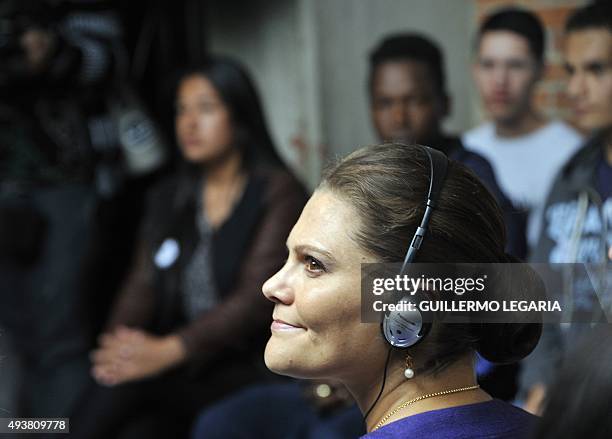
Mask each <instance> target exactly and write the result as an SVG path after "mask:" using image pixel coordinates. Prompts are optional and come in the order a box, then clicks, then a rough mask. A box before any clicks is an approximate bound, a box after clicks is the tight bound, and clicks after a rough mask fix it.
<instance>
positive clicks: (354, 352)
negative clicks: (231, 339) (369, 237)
mask: <svg viewBox="0 0 612 439" xmlns="http://www.w3.org/2000/svg"><path fill="white" fill-rule="evenodd" d="M359 225H360V220H359V214H358V212H357V211H356V210H355V208H354V207H353V206H352V205H350V204H349V203H348V202H347V201H345V200H344V199H343V198H342V197H341V196H339V195H337V194H336V193H334V192H332V191H330V190H327V189H319V190H317V191H316V192H315V193H314V194H313V196H312V197H311V198H310V200H309V201H308V203H307V204H306V207H305V208H304V210H303V212H302V214H301V216H300V218H299V220H298V222H297V223H296V224H295V226H294V227H293V230H292V231H291V234H290V235H289V238H288V239H287V247H288V249H289V258H288V259H287V262H286V263H285V265H284V266H283V268H282V269H281V270H280V271H279V272H278V273H276V274H275V275H274V276H272V277H271V278H270V279H268V280H267V281H266V283H265V284H264V286H263V293H264V295H265V296H266V297H267V298H268V299H269V300H271V301H273V302H274V303H275V304H276V306H275V307H274V312H273V316H272V317H273V322H272V326H271V331H272V335H271V337H270V340H269V341H268V344H267V346H266V351H265V361H266V365H267V366H268V368H269V369H270V370H272V371H274V372H276V373H279V374H282V375H290V376H294V377H300V378H338V379H342V378H343V377H347V376H351V375H354V374H355V373H358V372H357V370H359V369H361V368H363V367H367V366H368V364H367V363H368V362H367V361H364V359H367V358H373V357H371V355H375V356H379V357H380V356H384V355H385V352H386V351H385V347H384V344H383V343H382V341H380V342H378V341H379V340H382V339H381V335H380V329H379V327H378V325H375V324H363V323H361V295H360V291H361V264H362V263H368V262H377V260H376V259H375V258H374V257H373V256H371V255H369V254H367V253H366V252H365V251H364V250H363V249H361V247H359V246H358V244H357V242H356V241H355V239H354V238H353V237H354V236H356V233H357V231H358V228H359ZM375 341H376V342H375ZM364 363H366V364H364Z"/></svg>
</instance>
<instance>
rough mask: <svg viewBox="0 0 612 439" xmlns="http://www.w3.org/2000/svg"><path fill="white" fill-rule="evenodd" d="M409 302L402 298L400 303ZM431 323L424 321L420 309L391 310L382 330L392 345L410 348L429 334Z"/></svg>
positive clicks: (383, 322) (385, 317)
mask: <svg viewBox="0 0 612 439" xmlns="http://www.w3.org/2000/svg"><path fill="white" fill-rule="evenodd" d="M403 302H408V301H407V300H406V299H402V301H401V302H400V303H403ZM430 327H431V324H430V323H425V322H424V321H423V316H422V315H421V312H420V311H419V310H418V309H415V310H405V311H389V312H388V313H386V314H385V316H384V317H383V321H382V326H381V329H382V332H383V335H384V337H385V340H387V343H389V344H390V345H391V346H393V347H396V348H409V347H411V346H414V345H415V344H417V343H418V342H419V341H421V339H422V338H423V337H424V336H425V335H427V333H428V332H429V328H430Z"/></svg>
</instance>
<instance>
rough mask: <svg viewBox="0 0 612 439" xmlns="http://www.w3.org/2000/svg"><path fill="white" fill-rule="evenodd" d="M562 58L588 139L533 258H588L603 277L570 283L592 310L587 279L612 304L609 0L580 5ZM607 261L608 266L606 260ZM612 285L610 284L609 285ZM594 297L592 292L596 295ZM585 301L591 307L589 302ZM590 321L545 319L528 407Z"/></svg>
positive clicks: (550, 207) (549, 209)
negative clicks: (552, 322) (569, 322)
mask: <svg viewBox="0 0 612 439" xmlns="http://www.w3.org/2000/svg"><path fill="white" fill-rule="evenodd" d="M565 31H566V35H565V47H564V56H565V64H566V70H567V72H568V80H569V82H568V87H567V90H568V95H569V97H570V100H571V103H572V106H573V107H574V110H575V115H576V122H577V123H578V125H579V126H580V127H581V128H582V129H583V130H584V131H586V132H588V133H590V135H591V137H590V139H589V140H588V141H587V142H586V143H585V145H584V146H583V147H582V148H581V149H580V150H579V151H578V152H577V153H576V154H575V155H574V156H573V157H572V158H571V159H570V160H569V161H568V162H567V163H566V164H565V166H564V167H563V168H562V169H561V172H560V173H559V174H558V175H557V178H556V180H555V183H554V184H553V187H552V190H551V192H550V194H549V196H548V200H547V202H546V206H545V208H544V218H543V227H542V231H541V234H540V239H539V242H538V245H537V246H536V248H535V249H534V254H533V256H532V258H531V259H532V260H533V261H534V262H549V263H589V264H597V265H598V266H601V267H602V268H603V270H601V271H600V273H603V275H602V276H596V277H593V278H592V279H590V282H588V283H580V282H579V280H578V279H577V280H576V282H574V283H572V284H571V285H569V289H570V290H571V291H572V295H573V298H574V299H573V302H574V303H573V304H572V305H573V306H574V309H576V310H577V311H587V312H590V311H592V309H591V308H589V306H590V305H589V303H590V301H589V294H590V292H589V291H587V289H585V287H584V285H592V286H593V288H594V289H595V290H596V291H598V290H599V291H600V292H601V293H602V294H600V297H598V301H599V304H600V305H601V306H602V307H603V311H604V312H605V313H606V314H607V315H608V316H609V315H610V314H609V312H610V310H611V309H612V306H611V305H612V300H611V297H610V293H609V292H610V291H611V290H610V285H611V284H612V270H610V268H609V261H608V253H609V251H610V250H609V249H610V247H612V8H611V7H610V5H606V4H605V3H604V2H601V3H596V4H594V5H591V6H587V7H584V8H581V9H579V10H578V11H576V12H575V13H574V15H573V16H571V17H570V19H569V20H568V22H567V24H566V29H565ZM606 264H607V265H606ZM606 284H607V288H606ZM591 297H592V296H591ZM585 307H586V308H585ZM588 329H589V328H587V327H585V325H581V324H575V323H573V324H572V325H571V327H568V326H566V327H565V328H564V329H563V330H561V329H560V328H559V327H558V326H555V325H545V327H544V332H543V335H542V340H541V342H540V345H539V346H538V348H536V350H535V351H534V352H533V354H532V355H531V356H530V357H529V358H528V359H527V366H528V367H526V368H525V370H524V373H523V374H522V377H521V391H522V393H525V394H526V395H527V404H526V408H527V409H528V410H530V411H533V412H537V411H539V405H540V403H541V401H542V399H543V397H544V394H545V391H546V387H547V386H548V385H549V383H550V382H551V379H552V378H554V372H555V371H556V370H557V369H558V364H557V363H558V362H559V361H561V360H562V359H563V356H564V352H565V351H566V350H567V349H568V348H570V347H571V346H573V345H575V344H576V342H577V337H578V336H581V335H582V334H581V333H584V332H588Z"/></svg>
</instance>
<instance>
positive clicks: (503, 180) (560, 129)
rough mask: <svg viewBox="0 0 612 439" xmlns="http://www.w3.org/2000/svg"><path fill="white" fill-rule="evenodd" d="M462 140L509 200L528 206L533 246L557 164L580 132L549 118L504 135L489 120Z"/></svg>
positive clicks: (573, 149)
mask: <svg viewBox="0 0 612 439" xmlns="http://www.w3.org/2000/svg"><path fill="white" fill-rule="evenodd" d="M462 141H463V144H464V146H465V148H466V149H468V150H470V151H473V152H476V153H478V154H480V155H482V156H483V157H485V158H486V159H487V160H488V161H489V163H491V166H492V167H493V171H494V172H495V177H496V179H497V183H498V184H499V186H500V188H501V189H502V191H503V192H504V193H505V194H506V196H507V197H508V198H509V199H510V201H512V203H513V204H514V205H515V206H516V207H519V208H525V209H528V210H529V218H528V222H527V243H528V244H529V247H530V248H531V247H533V246H534V245H535V244H536V242H537V239H538V233H539V232H540V224H541V216H542V210H543V209H544V203H545V202H546V197H547V195H548V192H549V190H550V189H551V186H552V183H553V181H554V178H555V176H556V175H557V173H558V172H559V170H560V168H561V167H562V166H563V165H564V164H565V162H567V160H569V158H570V157H571V156H572V155H573V154H574V152H576V150H577V149H578V148H580V146H581V145H582V141H583V139H582V137H581V135H580V134H579V133H578V132H577V131H576V130H574V129H573V128H571V127H570V126H569V125H567V124H565V123H563V122H561V121H551V122H549V123H548V124H546V125H544V126H543V127H542V128H540V129H538V130H536V131H534V132H532V133H529V134H527V135H525V136H521V137H512V138H504V137H499V136H498V135H497V134H496V133H495V126H494V125H493V123H491V122H489V123H485V124H482V125H480V126H478V127H476V128H473V129H471V130H470V131H468V132H466V133H465V134H463V137H462Z"/></svg>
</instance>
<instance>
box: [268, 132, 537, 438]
mask: <svg viewBox="0 0 612 439" xmlns="http://www.w3.org/2000/svg"><path fill="white" fill-rule="evenodd" d="M425 151H426V150H425V149H424V147H421V146H405V145H393V144H388V145H381V146H375V147H367V148H363V149H360V150H358V151H356V152H354V153H352V154H351V155H349V156H348V157H347V158H345V159H344V160H342V161H340V162H339V163H338V164H337V165H336V166H334V167H332V168H331V169H330V170H329V171H328V172H327V174H326V176H325V177H324V179H323V181H322V183H321V185H320V186H319V188H318V189H317V190H316V191H315V193H314V195H313V196H312V197H311V198H310V200H309V201H308V203H307V204H306V207H305V208H304V211H303V212H302V214H301V216H300V219H299V220H298V222H297V223H296V225H295V226H294V228H293V230H292V231H291V233H290V235H289V238H288V240H287V245H288V247H289V258H288V260H287V262H286V263H285V265H284V266H283V268H282V269H281V270H280V271H279V272H278V273H276V274H275V275H274V276H273V277H272V278H270V279H269V280H268V281H267V282H266V283H265V284H264V286H263V292H264V295H265V296H266V297H267V298H268V299H269V300H271V301H272V302H274V304H275V307H274V312H273V314H272V318H273V322H272V326H271V331H272V335H271V337H270V340H269V341H268V344H267V346H266V351H265V362H266V365H267V366H268V367H269V368H270V369H271V370H272V371H274V372H276V373H279V374H282V375H289V376H293V377H299V378H310V379H335V380H338V381H340V382H342V383H343V384H344V385H345V386H346V387H347V388H348V390H349V391H350V392H351V394H352V395H353V397H354V398H355V400H356V401H357V403H358V405H359V407H360V409H361V411H362V413H364V416H365V420H366V424H367V429H368V432H369V433H368V434H367V435H366V436H367V437H368V438H369V437H372V438H378V437H380V438H383V437H384V438H406V437H428V438H429V437H431V438H437V439H439V438H484V437H486V438H524V437H527V436H528V434H529V430H530V428H531V427H532V423H533V420H534V419H535V418H534V417H533V416H532V415H530V414H528V413H527V412H524V411H522V410H520V409H518V408H516V407H513V406H511V405H509V404H507V403H505V402H502V401H499V400H495V399H492V398H491V397H490V396H489V395H488V394H487V393H485V392H484V391H483V390H481V389H480V388H479V387H478V385H477V383H476V376H475V371H474V357H475V353H476V352H478V353H480V354H481V355H482V356H483V357H484V358H486V359H488V360H491V361H495V362H504V361H516V360H518V359H520V358H522V357H523V356H525V355H527V354H528V353H529V352H530V351H531V350H532V349H533V348H534V347H535V344H536V343H537V341H538V338H539V335H540V332H541V325H539V324H520V323H514V324H496V325H487V324H482V325H473V324H452V325H451V324H444V323H436V321H435V320H434V323H433V325H432V327H431V330H430V331H429V333H428V335H426V336H425V337H423V338H422V339H420V341H419V342H418V343H415V344H414V345H413V346H411V347H409V348H407V349H399V348H395V347H392V346H391V345H390V344H389V342H387V340H386V339H385V337H383V334H382V333H381V327H380V325H376V324H364V323H362V322H361V295H360V293H359V292H360V291H361V273H360V270H361V264H362V263H370V262H398V261H400V262H401V261H402V260H404V257H405V255H406V250H407V247H408V245H409V244H410V242H411V239H412V236H413V234H414V232H415V230H417V227H418V226H419V224H420V223H421V219H422V218H423V215H424V210H425V201H426V199H427V194H428V187H429V182H430V163H429V161H428V156H427V154H426V152H425ZM504 241H505V237H504V227H503V222H502V220H501V213H500V209H499V207H498V206H497V204H496V203H495V201H494V200H493V198H492V196H491V195H490V194H489V193H488V192H487V190H485V188H484V187H483V186H482V184H481V183H480V182H479V180H478V179H477V178H476V177H475V176H474V175H473V174H472V173H471V172H470V171H468V170H467V168H465V167H464V166H462V165H460V164H458V163H457V162H453V161H449V162H448V170H447V172H446V176H445V177H443V184H442V189H441V192H440V193H439V196H438V199H437V201H436V203H435V208H434V210H433V213H432V214H431V216H430V219H429V225H428V227H427V232H426V235H425V238H424V241H423V243H422V246H421V248H420V250H418V252H417V253H416V258H415V260H414V261H415V262H431V263H435V262H467V263H472V262H473V263H486V262H506V261H508V257H507V256H506V255H505V253H504V245H505V242H504ZM509 285H514V284H509ZM523 286H524V285H523ZM505 293H506V292H503V291H500V292H498V294H500V295H503V294H505ZM508 293H509V294H512V292H508ZM519 334H520V336H519ZM381 389H382V390H381Z"/></svg>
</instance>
